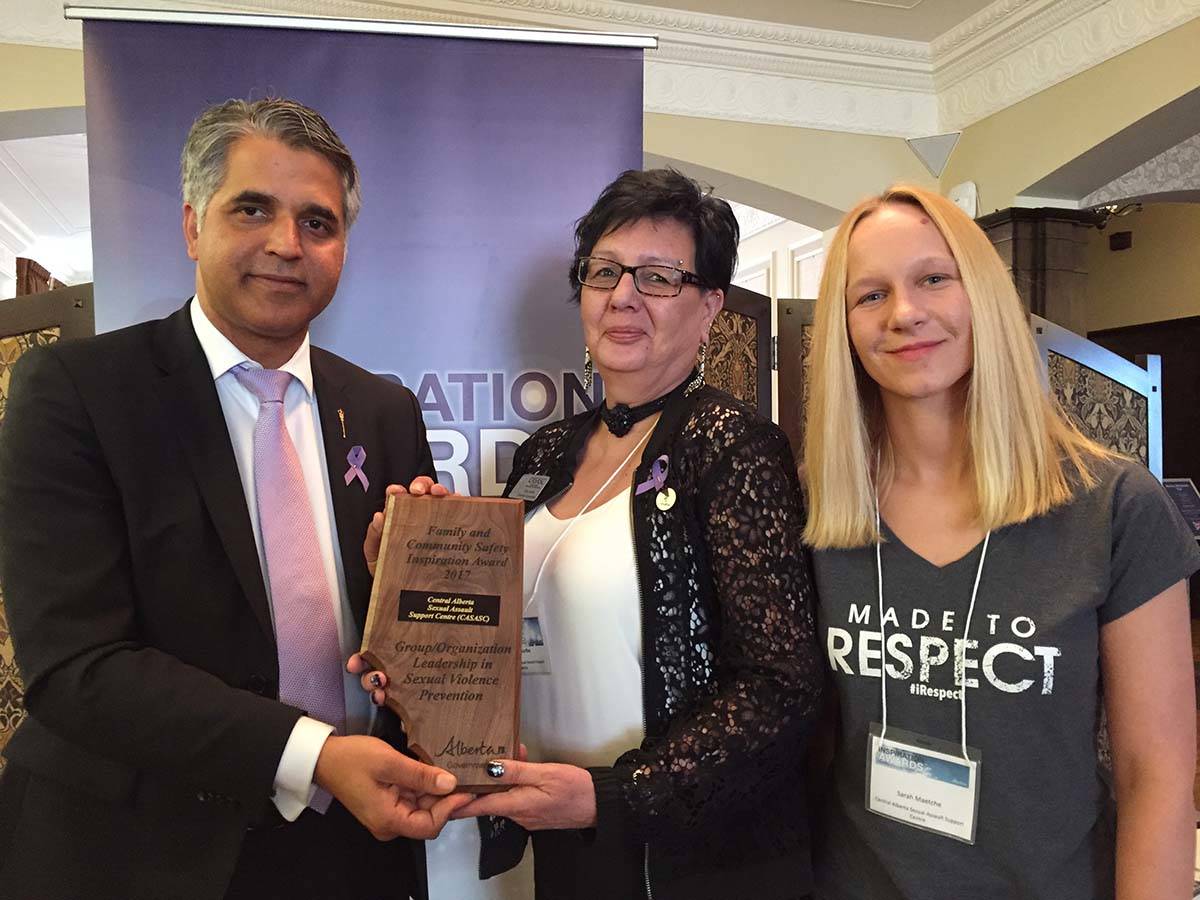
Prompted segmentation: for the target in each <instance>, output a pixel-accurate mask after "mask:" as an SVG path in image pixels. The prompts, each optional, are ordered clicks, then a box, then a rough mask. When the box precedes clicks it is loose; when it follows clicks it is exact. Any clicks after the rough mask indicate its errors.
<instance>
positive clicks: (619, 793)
mask: <svg viewBox="0 0 1200 900" xmlns="http://www.w3.org/2000/svg"><path fill="white" fill-rule="evenodd" d="M596 421H597V415H596V413H595V412H594V411H593V412H586V413H582V414H580V415H577V416H574V417H572V418H569V419H565V420H563V421H560V422H556V423H554V424H551V425H547V426H545V427H544V428H541V429H539V430H538V431H537V433H535V434H534V435H532V436H531V437H530V438H529V440H527V441H526V442H525V443H524V444H523V445H522V446H521V447H520V448H518V450H517V453H516V456H515V457H514V460H513V470H512V474H511V475H510V477H509V480H508V486H507V488H506V489H505V494H506V495H507V493H508V492H509V491H511V490H512V489H513V487H514V485H515V484H516V483H517V481H518V480H519V479H520V478H521V477H522V476H523V475H526V474H539V475H546V476H549V478H550V481H549V483H548V484H547V485H546V486H545V487H544V488H543V490H542V491H541V493H540V494H539V496H538V498H537V500H536V501H534V502H533V503H532V504H530V507H529V508H530V509H532V508H536V506H537V505H539V504H540V503H544V502H546V501H547V500H549V499H550V498H552V497H554V496H555V495H556V494H558V493H559V492H560V491H562V490H564V489H566V488H567V487H568V486H569V485H570V483H571V481H572V480H573V478H574V471H575V468H576V465H577V461H578V459H579V455H580V452H581V450H582V448H583V446H584V444H585V442H586V439H587V437H588V435H589V434H590V433H591V431H592V429H593V427H594V426H595V423H596ZM663 455H665V456H666V457H667V460H668V473H667V477H666V484H665V488H670V489H672V490H674V492H675V496H676V499H675V502H674V504H673V505H671V506H670V507H669V508H668V509H666V510H663V509H661V508H660V506H659V504H658V503H657V502H656V500H657V496H658V491H656V490H649V491H646V492H644V493H642V494H640V495H635V496H633V497H632V522H633V535H634V555H635V559H636V562H637V576H638V584H639V588H640V593H641V605H642V669H643V700H642V702H643V707H644V712H645V723H646V736H645V740H644V741H643V743H642V745H641V746H640V747H638V748H635V749H632V750H630V751H628V752H627V753H625V754H623V755H622V756H621V757H620V758H619V759H617V761H616V763H615V764H614V765H613V766H612V767H611V768H596V769H592V770H590V771H591V773H592V776H593V781H594V783H595V785H596V799H597V813H598V816H597V817H598V822H597V829H598V830H601V829H605V828H613V827H619V828H621V829H623V830H624V831H625V832H626V833H627V834H628V841H630V842H633V843H635V844H647V845H648V848H649V849H648V851H647V853H648V858H650V859H654V858H662V859H666V860H668V862H666V863H665V864H664V865H666V867H667V868H668V869H674V870H679V871H680V874H682V870H683V869H688V868H689V867H690V868H692V869H695V868H696V866H697V865H699V862H700V860H701V859H702V858H703V857H704V856H705V855H711V854H716V853H719V854H720V855H721V859H722V862H723V863H724V864H727V865H730V864H736V862H737V860H738V858H740V857H744V856H747V855H749V856H751V857H754V858H762V857H763V856H764V855H766V856H768V857H773V858H778V857H779V856H780V855H791V854H795V853H797V852H799V853H806V850H807V848H806V846H804V845H805V843H806V841H805V837H804V833H805V826H804V824H803V820H804V818H805V810H804V808H803V801H802V799H799V797H800V793H801V792H800V790H798V788H801V787H802V786H801V785H799V781H800V778H801V772H800V768H801V765H800V764H801V757H802V753H803V748H804V736H805V733H806V731H807V728H808V725H809V724H810V722H811V721H812V719H813V718H814V717H815V715H816V714H817V708H818V703H819V698H820V693H821V688H822V684H823V679H824V674H823V667H822V664H821V660H820V656H819V653H818V650H817V645H816V638H815V624H814V618H813V615H814V614H813V609H814V605H815V604H814V594H813V581H812V576H811V572H810V567H809V559H808V556H807V552H806V551H805V549H804V548H803V546H802V545H801V540H800V532H801V530H802V528H803V524H804V523H803V511H802V500H801V494H800V489H799V485H798V482H797V478H796V471H795V464H794V461H793V459H792V454H791V449H790V447H789V445H788V442H787V438H786V437H785V436H784V434H783V432H782V431H780V429H779V428H778V427H777V426H776V425H774V424H773V423H771V422H769V421H766V420H764V419H762V418H760V417H759V416H757V415H756V414H755V413H754V412H753V410H751V409H750V408H749V407H748V406H746V405H744V404H742V403H740V402H739V401H737V400H735V399H734V398H732V397H730V396H729V395H727V394H725V393H722V392H720V391H717V390H715V389H713V388H710V387H703V388H701V389H699V390H697V391H695V392H693V393H692V394H691V395H690V396H684V395H683V394H682V392H680V393H678V394H676V395H675V396H674V397H673V398H672V399H671V400H670V401H669V402H668V405H667V407H666V408H665V409H664V411H663V415H662V418H661V419H660V420H659V422H658V424H657V426H656V427H655V430H654V433H653V434H652V435H651V437H650V439H649V441H648V442H647V445H646V447H645V449H644V451H643V453H642V458H641V462H640V464H639V465H638V467H637V470H636V472H635V474H634V477H633V484H635V485H637V484H641V483H642V482H643V481H645V480H647V478H649V476H650V473H651V466H652V464H653V463H654V461H655V460H656V459H658V458H659V457H661V456H663ZM598 689H600V688H599V686H598ZM506 826H507V827H506ZM489 830H492V831H494V832H499V833H495V834H493V835H491V837H492V838H493V839H499V838H501V836H502V835H501V833H502V832H504V831H509V832H512V831H515V830H519V829H515V828H514V827H513V826H512V823H506V822H503V821H502V820H498V821H494V822H493V823H492V826H491V829H489V827H487V826H486V825H485V827H484V834H485V838H488V837H489V834H488V832H489ZM503 836H504V837H509V835H503ZM498 842H499V843H510V844H511V841H503V840H500V841H498ZM487 843H488V841H486V840H485V853H484V868H485V869H486V868H489V866H488V864H487V863H488V859H487V857H488V850H487V848H486V844H487ZM522 843H523V836H522ZM518 858H519V856H518ZM666 874H667V877H668V878H669V875H670V873H669V872H668V873H666ZM792 874H793V877H794V878H795V879H796V881H803V880H804V879H805V877H806V873H804V874H802V873H801V872H799V871H795V872H793V873H792ZM796 881H793V882H792V886H793V887H794V886H795V883H796ZM761 887H762V888H764V890H762V891H761V892H758V891H756V892H755V893H754V896H759V897H770V896H774V894H773V893H772V892H771V891H770V890H765V888H766V885H761ZM792 895H793V894H792V893H791V892H786V893H781V894H779V896H792ZM727 896H728V895H727Z"/></svg>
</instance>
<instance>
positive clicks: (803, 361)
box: [793, 325, 813, 459]
mask: <svg viewBox="0 0 1200 900" xmlns="http://www.w3.org/2000/svg"><path fill="white" fill-rule="evenodd" d="M812 346H813V327H812V326H811V325H805V326H804V328H803V329H801V331H800V372H801V373H802V374H801V377H800V434H801V435H802V436H803V434H804V423H805V422H807V421H808V397H809V390H808V385H809V376H810V375H811V373H812ZM793 449H794V450H795V451H796V458H797V459H799V458H800V457H801V456H802V455H803V454H804V444H803V443H801V444H800V445H799V446H798V447H794V448H793Z"/></svg>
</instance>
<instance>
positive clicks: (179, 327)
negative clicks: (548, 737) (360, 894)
mask: <svg viewBox="0 0 1200 900" xmlns="http://www.w3.org/2000/svg"><path fill="white" fill-rule="evenodd" d="M312 369H313V380H314V388H315V392H316V395H317V399H318V403H319V406H320V411H321V431H322V433H323V436H324V441H325V453H326V456H327V458H328V465H329V483H330V487H331V490H332V495H333V507H334V518H335V520H336V524H337V532H338V540H339V542H340V545H341V553H342V561H343V565H344V569H345V575H346V587H347V590H348V594H349V601H350V606H351V608H352V610H353V613H354V617H355V619H356V620H357V622H358V624H359V626H360V627H361V626H362V624H363V621H364V618H365V615H366V609H367V602H368V599H369V595H370V586H371V583H370V576H369V574H368V572H367V569H366V565H365V563H364V561H363V554H362V539H363V535H364V534H365V532H366V527H367V523H368V522H369V520H370V517H371V515H372V513H374V512H375V511H376V510H380V509H382V508H383V502H384V488H385V486H386V485H388V484H389V483H392V482H396V483H401V484H407V483H408V482H409V481H410V480H411V479H412V478H414V477H415V476H417V475H418V474H430V475H432V474H433V461H432V457H431V455H430V451H429V445H428V443H427V442H426V437H425V429H424V426H423V425H422V422H421V416H420V411H419V409H418V406H417V403H416V400H415V398H414V397H413V395H412V393H411V392H409V391H408V390H407V389H405V388H403V387H401V386H400V385H398V384H394V383H391V382H389V381H387V380H385V379H382V378H379V377H377V376H374V375H371V374H370V373H368V372H366V371H364V370H362V369H360V368H358V367H356V366H353V365H351V364H350V363H348V362H346V361H345V360H343V359H340V358H339V357H337V356H334V355H332V354H330V353H327V352H325V351H323V350H319V349H317V348H313V349H312ZM10 393H11V399H10V401H9V406H8V410H7V414H6V416H5V419H4V424H3V426H2V428H0V536H2V537H0V578H2V579H3V582H2V583H3V585H4V593H5V601H6V604H7V608H8V616H9V622H10V626H11V629H12V632H13V636H14V644H15V648H16V654H17V661H18V664H19V666H20V669H21V674H22V676H23V678H24V681H25V686H26V692H25V704H26V707H27V708H28V711H29V716H28V718H27V719H26V721H25V722H24V724H23V725H22V726H21V728H20V729H18V731H17V733H16V734H15V735H14V736H13V738H12V741H11V742H10V743H9V745H8V748H7V751H6V754H5V755H6V756H7V758H8V760H9V764H8V767H7V769H6V772H5V775H4V777H3V779H2V780H0V894H3V895H4V896H13V897H29V898H33V897H37V898H50V897H60V896H61V897H73V898H74V897H89V898H100V897H113V898H118V897H119V898H121V900H134V898H142V897H145V898H150V897H154V898H162V897H188V898H192V897H195V898H207V897H213V898H219V897H221V896H223V894H224V891H225V886H226V884H227V881H228V878H229V876H230V873H231V872H232V870H233V867H234V864H235V862H236V859H237V856H238V852H239V848H240V846H241V841H242V837H243V835H244V833H245V829H246V827H247V825H248V824H249V823H252V822H253V821H255V820H256V819H258V818H259V817H260V816H261V815H262V814H263V811H264V810H265V809H266V804H267V803H268V802H269V797H270V794H271V791H272V784H273V781H274V776H275V770H276V767H277V765H278V762H279V757H280V754H281V752H282V750H283V747H284V745H285V743H286V742H287V739H288V736H289V735H290V733H291V730H292V726H293V724H294V723H295V721H296V719H297V718H298V717H299V716H300V715H301V710H299V709H295V708H292V707H289V706H286V705H284V704H282V703H280V702H279V701H278V699H277V697H278V664H277V658H276V648H275V641H274V637H273V633H272V627H271V614H270V610H269V608H268V602H267V596H266V592H265V590H264V587H263V579H262V572H261V569H260V566H259V559H258V554H257V551H256V549H255V543H254V534H253V531H252V528H251V523H250V518H249V514H248V512H247V509H246V503H245V499H244V496H243V492H242V486H241V481H240V480H239V476H238V470H237V464H236V462H235V459H234V455H233V450H232V447H231V444H230V440H229V435H228V432H227V429H226V426H225V420H224V417H223V415H222V412H221V407H220V404H219V401H218V399H217V393H216V388H215V386H214V383H213V378H212V375H211V372H210V370H209V367H208V364H207V361H206V359H205V356H204V354H203V351H202V350H201V348H200V344H199V341H198V340H197V339H196V336H195V333H194V331H193V329H192V325H191V320H190V316H189V313H188V309H187V307H186V306H185V307H184V308H183V309H181V310H179V311H178V312H176V313H175V314H174V315H172V316H170V317H169V318H167V319H163V320H161V321H156V322H148V323H143V324H141V325H135V326H133V327H130V328H126V329H123V330H121V331H116V332H112V333H109V334H104V335H100V336H98V337H95V338H89V339H87V340H83V341H75V342H64V343H62V344H58V345H55V346H53V347H50V348H46V349H44V350H36V351H33V352H31V353H29V354H28V355H27V356H25V357H24V358H23V359H22V360H21V361H20V363H19V364H18V366H17V368H16V372H15V374H14V376H13V384H12V388H11V392H10ZM339 409H340V410H343V411H344V413H345V430H346V435H345V437H343V436H342V425H341V422H340V421H339V417H338V410H339ZM354 445H361V446H362V447H364V448H365V450H366V452H367V458H366V461H365V463H364V465H363V469H364V471H365V472H366V473H367V475H368V477H369V479H370V489H369V490H367V491H364V490H363V488H362V486H361V484H360V483H359V482H358V481H357V480H354V481H352V482H351V483H350V484H349V485H346V484H345V481H344V474H345V472H346V469H347V462H346V454H347V453H348V452H349V450H350V448H351V447H353V446H354ZM414 850H415V852H417V853H419V852H420V847H419V845H408V844H406V843H405V842H403V841H401V842H397V851H398V852H414ZM421 859H422V863H423V857H422V858H421ZM419 869H420V870H421V871H423V865H420V866H419ZM418 891H419V889H418ZM398 893H399V892H398Z"/></svg>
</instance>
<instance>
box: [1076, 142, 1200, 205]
mask: <svg viewBox="0 0 1200 900" xmlns="http://www.w3.org/2000/svg"><path fill="white" fill-rule="evenodd" d="M1184 191H1200V134H1197V135H1195V136H1193V137H1190V138H1188V139H1187V140H1186V141H1183V142H1181V143H1178V144H1176V145H1175V146H1174V147H1172V148H1171V149H1170V150H1166V151H1164V152H1162V153H1160V154H1159V155H1158V156H1155V157H1154V158H1153V159H1148V160H1146V162H1144V163H1142V164H1141V165H1140V166H1138V167H1137V168H1135V169H1133V170H1131V171H1129V172H1126V173H1125V174H1124V175H1122V176H1121V177H1120V178H1115V179H1113V180H1112V181H1110V182H1109V183H1108V184H1106V185H1104V187H1102V188H1100V189H1099V190H1096V191H1093V192H1092V193H1090V194H1088V195H1087V196H1086V197H1084V198H1083V199H1082V200H1080V201H1079V204H1080V206H1081V207H1082V208H1085V209H1086V208H1088V207H1092V206H1100V205H1102V204H1106V203H1115V202H1117V201H1119V200H1132V199H1136V198H1138V197H1147V196H1153V195H1156V194H1173V193H1178V192H1184Z"/></svg>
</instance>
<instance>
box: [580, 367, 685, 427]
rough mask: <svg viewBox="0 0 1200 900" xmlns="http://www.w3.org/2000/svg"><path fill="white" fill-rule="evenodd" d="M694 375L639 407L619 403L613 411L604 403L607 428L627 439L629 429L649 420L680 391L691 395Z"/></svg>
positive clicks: (601, 408) (602, 411)
mask: <svg viewBox="0 0 1200 900" xmlns="http://www.w3.org/2000/svg"><path fill="white" fill-rule="evenodd" d="M694 375H695V372H694V371H693V373H692V375H689V376H688V377H687V378H686V379H685V380H684V381H683V383H682V384H679V385H677V386H676V387H674V388H672V389H671V390H670V391H668V392H667V393H665V394H663V395H662V396H661V397H656V398H655V399H653V400H651V401H649V402H648V403H641V404H638V405H637V406H630V405H629V404H627V403H618V404H617V405H616V406H614V407H612V408H611V409H610V408H609V406H608V403H603V404H601V406H600V418H601V419H603V420H604V424H605V426H606V427H607V428H608V430H609V432H611V433H612V434H613V436H615V437H625V435H627V434H629V429H631V428H632V427H633V426H634V425H636V424H637V423H638V422H640V421H642V419H645V418H648V417H649V416H652V415H654V414H655V413H656V412H658V411H659V410H661V409H662V408H663V407H664V406H666V405H667V401H668V400H670V399H671V397H673V396H674V395H675V394H676V393H678V392H679V391H683V392H684V393H685V394H687V393H690V392H691V390H692V388H693V386H695V384H696V383H695V380H694V378H693V376H694Z"/></svg>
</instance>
